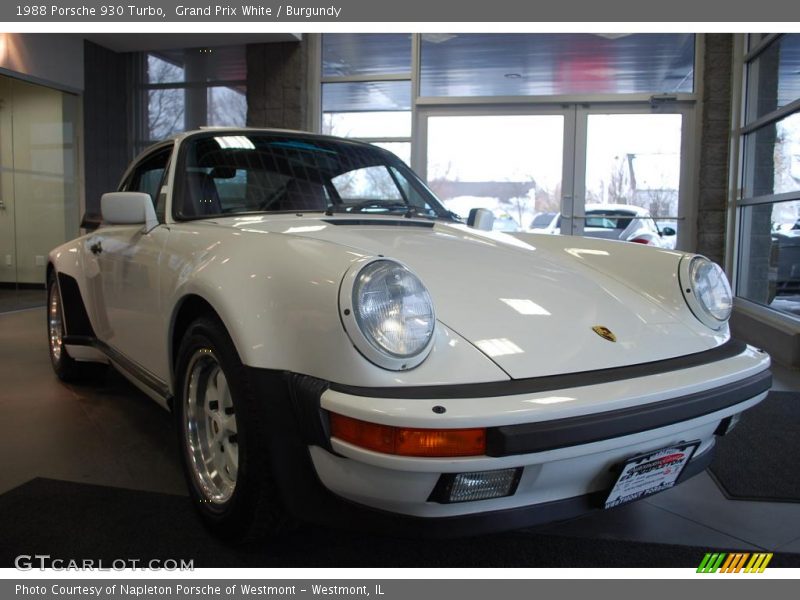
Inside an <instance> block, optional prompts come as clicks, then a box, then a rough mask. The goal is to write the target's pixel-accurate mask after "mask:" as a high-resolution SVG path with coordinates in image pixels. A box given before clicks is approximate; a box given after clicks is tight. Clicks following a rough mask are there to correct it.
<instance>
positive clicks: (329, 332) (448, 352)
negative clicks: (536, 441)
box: [162, 223, 508, 386]
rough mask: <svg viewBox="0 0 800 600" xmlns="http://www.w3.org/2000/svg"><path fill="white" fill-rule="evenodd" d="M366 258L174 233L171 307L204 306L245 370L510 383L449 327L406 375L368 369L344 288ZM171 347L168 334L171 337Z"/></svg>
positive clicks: (168, 262) (168, 264)
mask: <svg viewBox="0 0 800 600" xmlns="http://www.w3.org/2000/svg"><path fill="white" fill-rule="evenodd" d="M363 257H364V254H363V253H360V252H357V251H355V250H354V249H352V248H350V247H347V246H340V245H338V244H335V243H331V242H327V241H322V240H316V239H312V238H307V237H300V236H293V235H288V234H275V233H266V232H258V231H243V230H236V229H230V228H226V227H220V226H215V225H213V224H210V223H208V224H201V225H196V226H194V227H193V228H192V229H191V230H182V229H180V228H179V227H175V228H174V229H173V231H172V235H171V236H170V240H169V243H168V247H167V249H166V254H165V256H164V260H163V262H162V265H164V268H163V270H162V277H163V280H162V290H164V293H165V296H166V297H165V306H170V307H175V308H174V309H173V317H172V319H170V320H169V322H172V321H174V311H175V310H176V309H177V307H178V306H179V304H180V302H181V300H182V299H183V298H185V297H187V296H188V295H197V296H199V297H201V298H203V299H204V300H205V301H206V302H208V303H209V304H210V305H211V306H212V307H213V308H214V310H215V311H216V312H217V314H218V315H219V317H220V318H221V319H222V322H223V324H224V325H225V327H226V328H227V330H228V332H229V334H230V336H231V339H232V340H233V342H234V344H235V346H236V349H237V351H238V352H239V356H240V358H241V360H242V362H243V363H244V364H245V365H247V366H250V367H257V368H265V369H274V370H284V371H291V372H295V373H302V374H305V375H311V376H314V377H317V378H320V379H324V380H326V381H332V382H337V383H347V384H352V385H363V386H399V385H435V384H447V383H473V382H482V381H500V380H505V379H508V375H506V374H505V373H504V372H503V371H502V370H501V369H499V368H498V367H497V366H496V365H495V364H494V363H493V362H491V361H490V360H489V359H488V358H486V356H485V355H483V354H482V353H480V352H479V351H478V350H477V349H475V347H474V346H472V345H471V344H469V343H468V342H466V341H465V340H464V339H462V338H461V337H460V336H459V335H458V334H457V333H455V332H454V331H452V330H450V329H449V328H448V327H446V326H445V325H444V324H443V323H441V322H440V323H437V329H436V333H435V339H434V346H433V349H432V351H431V353H430V355H429V357H428V358H427V359H426V360H425V361H424V362H423V363H422V364H421V365H420V366H418V367H416V368H414V369H411V370H409V371H403V372H399V371H388V370H385V369H382V368H380V367H377V366H375V365H373V364H372V363H370V362H369V361H367V360H366V359H365V358H364V357H363V356H362V355H361V354H359V352H358V351H357V350H356V349H355V348H354V346H353V344H352V342H351V341H350V339H349V337H348V336H347V334H346V333H345V331H344V328H343V326H342V323H341V320H340V317H339V312H338V311H339V308H338V295H339V286H340V284H341V281H342V278H343V276H344V274H345V272H346V271H347V269H348V268H349V267H350V265H351V264H352V263H353V262H355V261H357V260H359V259H361V258H363ZM166 336H167V337H166V342H167V343H169V340H170V339H171V331H168V332H166Z"/></svg>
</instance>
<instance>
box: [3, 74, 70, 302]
mask: <svg viewBox="0 0 800 600" xmlns="http://www.w3.org/2000/svg"><path fill="white" fill-rule="evenodd" d="M79 110H80V109H79V98H78V97H77V96H75V95H73V94H68V93H65V92H61V91H58V90H54V89H51V88H47V87H44V86H41V85H36V84H32V83H28V82H25V81H20V80H18V79H14V78H11V77H6V76H3V75H0V311H4V310H14V309H18V308H27V307H30V306H36V305H41V304H44V302H45V291H44V287H45V276H46V268H47V255H48V253H49V252H50V250H51V249H53V248H54V247H55V246H58V245H59V244H61V243H63V242H65V241H66V240H68V239H71V238H73V237H75V236H76V235H77V234H78V228H79V210H80V207H79V187H78V186H79V180H78V115H79Z"/></svg>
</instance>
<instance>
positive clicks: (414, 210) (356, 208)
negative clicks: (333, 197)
mask: <svg viewBox="0 0 800 600" xmlns="http://www.w3.org/2000/svg"><path fill="white" fill-rule="evenodd" d="M369 209H378V210H382V211H385V212H387V213H392V212H402V213H403V216H404V217H406V218H409V219H410V218H411V217H425V218H428V219H435V218H436V217H432V216H431V215H430V214H428V213H427V212H424V211H423V210H422V209H420V208H419V207H417V206H414V205H412V204H406V203H405V202H381V201H379V200H364V201H363V202H348V203H342V204H331V205H330V206H329V207H328V209H327V210H326V211H325V214H326V215H328V216H332V215H334V214H336V213H339V214H341V213H345V214H350V213H362V212H367V211H369ZM370 212H371V211H370Z"/></svg>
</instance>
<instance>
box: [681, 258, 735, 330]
mask: <svg viewBox="0 0 800 600" xmlns="http://www.w3.org/2000/svg"><path fill="white" fill-rule="evenodd" d="M680 283H681V288H682V290H683V297H684V298H686V303H687V304H688V305H689V309H690V310H691V311H692V313H693V314H694V316H696V317H697V318H698V319H699V320H700V321H701V322H702V323H704V324H705V325H707V326H708V327H711V328H712V329H719V328H721V327H722V326H723V325H725V323H727V322H728V319H729V318H730V316H731V310H732V309H733V295H732V294H731V286H730V285H729V284H728V278H727V277H726V276H725V272H724V271H723V270H722V268H721V267H720V266H719V265H718V264H716V263H714V262H711V261H710V260H708V259H707V258H706V257H705V256H685V257H684V258H682V259H681V264H680Z"/></svg>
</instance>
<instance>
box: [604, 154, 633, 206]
mask: <svg viewBox="0 0 800 600" xmlns="http://www.w3.org/2000/svg"><path fill="white" fill-rule="evenodd" d="M626 165H627V163H626V161H624V160H621V159H620V158H619V157H615V161H614V165H612V167H611V172H610V173H609V180H608V187H607V188H606V189H607V191H608V202H609V203H610V204H629V199H630V190H629V185H628V180H627V177H626V176H625V168H626Z"/></svg>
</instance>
